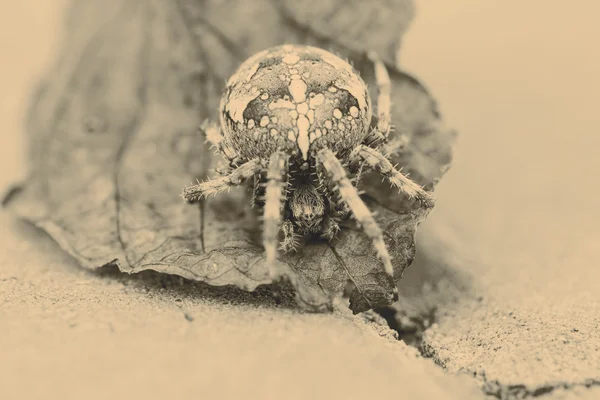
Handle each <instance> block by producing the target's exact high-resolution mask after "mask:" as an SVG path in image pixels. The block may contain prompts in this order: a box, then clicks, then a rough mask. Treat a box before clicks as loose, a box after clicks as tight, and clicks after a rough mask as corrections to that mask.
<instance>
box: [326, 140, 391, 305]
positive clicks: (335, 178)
mask: <svg viewBox="0 0 600 400" xmlns="http://www.w3.org/2000/svg"><path fill="white" fill-rule="evenodd" d="M317 159H318V161H319V163H320V165H321V166H322V167H323V169H324V170H325V171H326V172H327V174H328V178H329V179H330V180H331V181H332V182H333V183H335V185H336V186H337V191H338V192H339V194H340V197H341V199H342V201H344V202H345V203H346V204H347V205H348V207H349V208H350V211H351V212H352V214H353V215H354V217H355V218H356V221H357V222H358V223H359V224H360V225H361V226H362V229H363V231H364V232H365V234H366V235H367V236H368V237H369V238H370V239H371V240H372V241H373V246H374V247H375V249H376V250H377V254H378V255H379V258H380V259H381V261H382V263H383V269H384V271H385V273H386V274H387V276H388V277H389V279H390V282H391V283H392V284H393V287H394V293H395V294H396V293H397V288H396V283H395V281H394V269H393V268H392V258H391V257H390V254H389V253H388V250H387V248H386V246H385V242H384V240H383V232H382V231H381V228H380V227H379V225H377V222H376V221H375V218H374V217H373V214H371V212H370V211H369V209H368V208H367V206H366V204H365V203H364V202H363V201H362V199H361V198H360V196H359V194H358V191H357V190H356V188H355V187H354V186H353V185H352V182H351V181H350V179H349V178H348V176H347V174H346V171H345V170H344V167H343V165H342V163H341V162H340V160H338V159H337V157H336V156H335V154H333V152H332V151H331V150H329V149H323V150H321V151H319V153H318V155H317Z"/></svg>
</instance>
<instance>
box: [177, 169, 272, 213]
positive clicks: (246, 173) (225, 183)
mask: <svg viewBox="0 0 600 400" xmlns="http://www.w3.org/2000/svg"><path fill="white" fill-rule="evenodd" d="M261 168H262V166H261V163H260V160H259V159H258V158H255V159H254V160H250V161H248V162H246V163H244V164H242V165H240V166H239V167H237V168H236V169H234V170H233V171H232V172H231V173H230V174H229V175H227V176H223V177H219V178H214V179H209V180H207V181H204V182H200V183H198V184H197V185H191V186H187V187H185V188H184V189H183V192H182V193H181V197H183V198H184V199H185V200H186V201H187V202H189V203H195V202H197V201H199V200H200V199H201V198H202V197H208V196H209V195H211V194H214V195H216V194H217V193H219V192H222V191H223V190H226V189H229V188H231V187H233V186H238V185H240V184H242V182H243V181H244V180H246V179H248V178H252V177H253V176H254V175H255V174H257V173H259V172H260V170H261Z"/></svg>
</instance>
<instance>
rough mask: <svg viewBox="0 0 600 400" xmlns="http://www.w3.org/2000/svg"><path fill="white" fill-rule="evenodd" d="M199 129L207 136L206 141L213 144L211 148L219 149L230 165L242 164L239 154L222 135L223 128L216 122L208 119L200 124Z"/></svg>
mask: <svg viewBox="0 0 600 400" xmlns="http://www.w3.org/2000/svg"><path fill="white" fill-rule="evenodd" d="M199 130H200V133H201V134H202V135H203V136H204V137H205V138H206V141H207V142H208V143H210V144H211V148H215V149H216V150H218V152H219V154H221V155H222V156H223V158H225V159H226V160H227V161H228V162H229V164H230V165H233V166H237V165H239V164H240V159H239V155H238V154H237V152H236V151H235V150H234V149H233V147H232V146H231V145H230V144H229V142H228V141H227V140H226V139H225V137H224V136H223V135H222V133H221V129H220V128H219V126H218V125H217V124H216V123H215V122H211V121H209V120H206V121H204V123H203V124H202V125H200V128H199Z"/></svg>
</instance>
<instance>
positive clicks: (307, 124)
mask: <svg viewBox="0 0 600 400" xmlns="http://www.w3.org/2000/svg"><path fill="white" fill-rule="evenodd" d="M371 113H372V111H371V100H370V98H369V94H368V91H367V87H366V85H365V83H364V81H363V80H362V79H361V78H360V76H359V75H358V74H357V72H356V71H355V70H354V69H353V68H352V66H351V65H350V64H348V63H347V62H346V61H344V60H342V59H341V58H339V57H337V56H335V55H333V54H331V53H329V52H327V51H325V50H321V49H318V48H315V47H310V46H299V45H283V46H278V47H273V48H270V49H267V50H265V51H263V52H260V53H258V54H257V55H255V56H253V57H251V58H249V59H248V60H246V61H245V62H244V63H243V64H242V65H241V66H240V67H239V68H238V70H237V71H236V73H235V74H234V75H233V76H232V77H231V79H230V80H229V81H228V82H227V88H226V91H225V93H224V95H223V97H222V100H221V127H222V131H223V135H224V137H225V139H226V140H227V141H228V142H229V143H231V145H232V147H233V148H234V149H235V150H236V151H237V152H238V154H239V155H240V156H242V158H246V159H252V158H257V157H258V158H262V159H265V158H268V157H269V155H270V154H272V153H273V152H274V151H277V150H285V151H286V152H288V153H289V154H290V155H292V156H294V157H297V158H300V159H303V160H304V161H306V160H307V159H308V158H310V157H312V156H313V155H314V153H315V151H316V150H319V149H321V148H324V147H327V148H330V149H332V150H333V151H335V152H337V151H341V150H347V149H350V148H353V147H354V146H356V145H357V144H359V143H360V142H361V141H362V140H363V138H364V136H365V135H366V134H367V132H368V128H369V125H370V123H371Z"/></svg>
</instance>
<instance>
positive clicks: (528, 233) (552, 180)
mask: <svg viewBox="0 0 600 400" xmlns="http://www.w3.org/2000/svg"><path fill="white" fill-rule="evenodd" d="M67 4H68V2H67V1H66V0H22V1H18V2H17V1H11V2H9V1H4V2H2V6H1V8H2V10H1V12H0V48H1V49H2V63H1V65H2V74H0V88H2V90H1V92H0V130H1V132H2V143H1V146H0V151H1V154H0V187H1V188H3V189H5V188H6V186H7V185H8V184H9V183H10V182H13V181H16V180H19V179H22V178H24V177H25V172H26V162H25V161H26V160H25V156H24V155H25V145H26V143H25V141H24V137H23V133H22V130H21V123H22V120H23V117H24V114H25V110H26V107H27V104H28V98H29V95H30V93H31V90H32V85H33V84H34V83H35V82H36V81H37V79H38V78H39V77H40V76H41V74H42V73H43V72H44V71H45V68H46V67H47V66H48V63H50V62H52V61H54V59H55V57H56V56H57V54H58V50H59V44H60V34H61V32H62V31H61V21H62V15H63V12H64V9H65V7H66V5H67ZM598 15H600V3H599V2H597V1H594V0H587V1H586V0H579V1H577V2H574V3H571V4H570V5H569V7H567V4H566V3H564V2H558V1H553V2H548V1H543V0H535V1H534V0H530V1H527V2H523V1H517V0H507V1H503V2H484V1H480V0H456V1H452V2H447V1H445V0H418V1H417V17H416V19H415V21H414V22H413V24H412V27H411V28H410V29H409V32H408V34H407V35H406V37H405V40H404V48H403V50H402V52H401V62H402V65H403V67H404V68H405V69H407V70H408V71H409V72H411V73H414V74H415V75H416V76H418V77H419V78H421V79H422V81H423V82H424V83H425V84H426V85H427V86H428V87H429V89H430V90H431V91H432V92H433V94H434V96H435V97H436V98H437V99H438V100H439V102H440V106H441V111H442V114H443V115H444V117H445V120H446V122H447V123H448V124H449V125H451V126H453V127H455V128H456V129H457V130H458V131H459V133H460V137H459V142H458V146H457V151H456V156H455V162H454V165H453V167H452V169H451V170H450V172H449V173H448V175H447V176H446V177H445V178H444V179H443V180H442V182H441V184H440V185H439V187H438V190H437V196H438V198H439V201H438V206H437V208H436V210H435V211H434V213H432V215H431V216H430V218H429V220H428V222H427V224H444V225H447V226H448V227H449V229H450V230H451V231H453V232H455V233H456V234H457V235H456V237H458V238H460V240H461V241H463V242H465V243H467V244H469V246H470V247H471V248H476V249H478V250H481V251H482V252H489V251H491V252H497V253H498V254H497V255H498V256H503V255H505V254H509V253H512V252H513V251H514V252H518V251H520V250H523V249H524V248H527V249H529V250H535V249H536V246H539V250H540V251H541V249H542V247H543V248H545V247H547V246H548V244H549V243H559V244H560V246H559V247H560V248H555V249H554V253H551V254H548V253H547V252H545V254H546V255H547V256H549V257H553V258H555V257H556V256H558V255H560V254H559V253H560V251H562V250H561V249H562V248H564V247H565V246H566V247H569V246H570V243H581V242H582V240H583V241H584V242H589V240H590V237H591V235H592V234H593V232H595V231H596V230H597V224H598V222H597V221H598V218H597V217H598V215H599V212H598V211H597V204H596V203H597V198H598V194H600V190H598V187H597V183H596V182H597V176H596V173H598V172H600V157H599V156H598V151H599V149H600V134H599V132H598V127H599V126H600V124H599V122H600V117H599V115H600V114H599V113H598V110H597V107H598V106H599V105H600V55H599V53H598V44H597V40H598V39H599V38H600V24H598V22H597V18H598ZM532 238H536V239H535V240H532ZM565 240H567V241H570V240H572V242H569V243H567V244H565ZM499 244H500V245H499ZM541 256H542V255H541Z"/></svg>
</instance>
